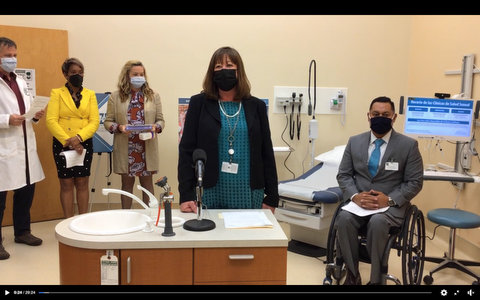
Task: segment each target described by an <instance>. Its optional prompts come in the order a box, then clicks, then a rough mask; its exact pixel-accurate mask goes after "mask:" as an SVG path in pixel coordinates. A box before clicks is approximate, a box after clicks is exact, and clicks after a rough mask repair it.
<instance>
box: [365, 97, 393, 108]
mask: <svg viewBox="0 0 480 300" xmlns="http://www.w3.org/2000/svg"><path fill="white" fill-rule="evenodd" d="M376 102H382V103H390V106H391V107H392V110H393V112H395V103H393V101H392V100H390V98H388V97H386V96H380V97H377V98H375V99H373V100H372V102H371V103H370V109H369V110H372V106H373V104H374V103H376Z"/></svg>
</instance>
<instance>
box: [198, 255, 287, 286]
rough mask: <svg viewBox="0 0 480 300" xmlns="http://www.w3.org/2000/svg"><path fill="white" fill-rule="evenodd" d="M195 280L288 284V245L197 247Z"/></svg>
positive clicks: (199, 281) (200, 282) (202, 281)
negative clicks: (286, 246)
mask: <svg viewBox="0 0 480 300" xmlns="http://www.w3.org/2000/svg"><path fill="white" fill-rule="evenodd" d="M193 257H194V258H193V260H194V262H195V264H194V267H193V278H194V284H286V282H287V249H286V248H285V247H261V248H200V249H194V256H193Z"/></svg>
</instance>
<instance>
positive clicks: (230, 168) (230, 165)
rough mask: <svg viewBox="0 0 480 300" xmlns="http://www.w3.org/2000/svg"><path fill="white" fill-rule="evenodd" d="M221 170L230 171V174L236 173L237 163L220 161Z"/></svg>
mask: <svg viewBox="0 0 480 300" xmlns="http://www.w3.org/2000/svg"><path fill="white" fill-rule="evenodd" d="M222 172H224V173H230V174H237V172H238V164H236V163H229V162H226V161H224V162H223V163H222Z"/></svg>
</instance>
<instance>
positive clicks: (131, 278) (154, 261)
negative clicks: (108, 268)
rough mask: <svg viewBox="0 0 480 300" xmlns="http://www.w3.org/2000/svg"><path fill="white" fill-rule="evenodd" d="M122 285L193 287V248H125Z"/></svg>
mask: <svg viewBox="0 0 480 300" xmlns="http://www.w3.org/2000/svg"><path fill="white" fill-rule="evenodd" d="M120 261H121V262H120V265H121V270H120V273H121V276H120V283H121V284H124V285H128V284H132V285H133V284H134V285H138V284H152V285H158V284H161V285H168V284H192V283H193V250H192V249H188V248H186V249H122V250H120Z"/></svg>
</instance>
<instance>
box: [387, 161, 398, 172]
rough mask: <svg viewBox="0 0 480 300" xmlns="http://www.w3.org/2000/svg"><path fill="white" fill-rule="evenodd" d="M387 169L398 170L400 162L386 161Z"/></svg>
mask: <svg viewBox="0 0 480 300" xmlns="http://www.w3.org/2000/svg"><path fill="white" fill-rule="evenodd" d="M385 170H386V171H398V162H394V161H387V162H386V163H385Z"/></svg>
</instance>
